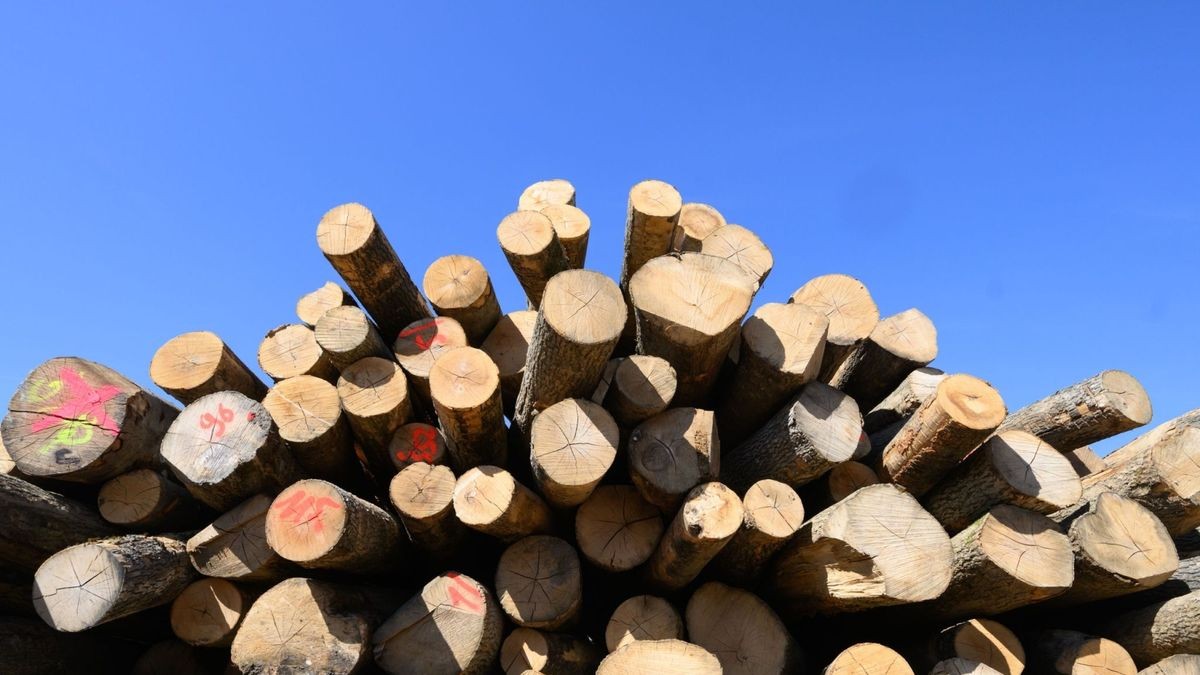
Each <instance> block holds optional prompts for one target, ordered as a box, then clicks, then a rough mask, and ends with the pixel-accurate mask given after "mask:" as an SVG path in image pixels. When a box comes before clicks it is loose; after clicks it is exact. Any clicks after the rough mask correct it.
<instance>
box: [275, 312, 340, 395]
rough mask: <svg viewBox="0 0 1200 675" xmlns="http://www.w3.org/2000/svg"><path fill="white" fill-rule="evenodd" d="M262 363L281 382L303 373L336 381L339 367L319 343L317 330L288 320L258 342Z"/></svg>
mask: <svg viewBox="0 0 1200 675" xmlns="http://www.w3.org/2000/svg"><path fill="white" fill-rule="evenodd" d="M258 366H259V367H260V368H262V370H263V372H264V373H266V374H267V375H268V376H270V378H271V379H272V380H275V381H276V382H279V381H281V380H286V379H288V378H292V377H299V376H301V375H311V376H313V377H319V378H321V379H322V380H325V381H327V382H335V381H337V377H338V369H337V366H335V365H333V361H331V360H330V359H329V355H328V354H326V353H325V350H324V349H321V345H319V344H317V333H316V331H314V330H313V329H312V328H309V327H308V326H304V325H301V324H298V323H285V324H283V325H282V326H279V327H277V328H274V329H272V330H271V331H270V332H268V333H267V336H266V337H265V338H263V341H262V342H261V343H259V345H258Z"/></svg>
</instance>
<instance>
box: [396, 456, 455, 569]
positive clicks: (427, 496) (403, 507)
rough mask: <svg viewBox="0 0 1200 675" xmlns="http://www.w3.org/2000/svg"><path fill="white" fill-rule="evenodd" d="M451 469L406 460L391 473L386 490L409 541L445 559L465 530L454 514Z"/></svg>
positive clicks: (429, 554) (452, 474) (431, 555)
mask: <svg viewBox="0 0 1200 675" xmlns="http://www.w3.org/2000/svg"><path fill="white" fill-rule="evenodd" d="M454 483H455V478H454V472H453V471H451V470H450V467H448V466H434V465H432V464H426V463H424V462H417V463H415V464H409V465H408V466H407V467H405V468H404V469H402V470H401V471H400V473H397V474H396V475H395V476H393V477H392V482H391V485H390V487H389V490H388V496H389V498H390V499H391V502H392V507H393V508H395V509H396V513H397V514H399V515H400V521H401V522H402V523H404V529H405V531H406V532H408V538H409V540H410V541H412V543H413V545H414V546H416V547H417V548H418V549H420V550H421V551H423V552H424V553H425V554H426V555H428V556H430V557H431V558H434V559H435V560H446V559H447V558H449V557H450V556H451V555H452V554H453V553H454V552H455V551H456V550H457V549H458V547H459V545H460V544H461V542H462V539H463V535H464V534H465V532H466V530H465V528H464V527H463V525H462V523H461V522H459V520H458V517H457V516H456V515H454Z"/></svg>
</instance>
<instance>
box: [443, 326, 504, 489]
mask: <svg viewBox="0 0 1200 675" xmlns="http://www.w3.org/2000/svg"><path fill="white" fill-rule="evenodd" d="M429 391H430V394H431V395H432V398H433V409H434V410H435V411H437V416H438V420H439V421H440V422H441V426H442V432H443V433H444V434H445V435H446V439H447V440H448V441H449V443H448V448H447V449H448V450H449V452H450V463H451V465H453V467H454V469H455V471H458V472H460V473H461V472H463V471H466V470H467V469H470V468H472V467H476V466H482V465H485V464H498V465H503V464H504V463H505V459H506V455H507V448H508V446H507V443H508V440H507V431H506V427H505V426H504V408H503V404H502V403H501V402H500V374H499V372H498V371H497V370H496V364H494V363H492V359H491V358H489V357H488V355H487V354H485V353H484V352H482V351H480V350H478V349H475V348H474V347H457V348H455V349H450V350H447V351H446V352H443V353H442V355H441V356H440V357H439V358H438V360H437V361H436V362H434V364H433V369H432V371H431V372H430V373H429Z"/></svg>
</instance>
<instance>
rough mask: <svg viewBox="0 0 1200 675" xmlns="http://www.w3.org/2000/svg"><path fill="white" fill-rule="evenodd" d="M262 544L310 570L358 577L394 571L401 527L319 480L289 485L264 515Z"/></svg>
mask: <svg viewBox="0 0 1200 675" xmlns="http://www.w3.org/2000/svg"><path fill="white" fill-rule="evenodd" d="M266 533H267V544H268V545H269V546H270V547H271V549H272V550H274V551H275V552H276V553H278V554H279V555H280V556H281V557H282V558H284V559H285V560H290V561H291V562H294V563H296V564H297V565H300V566H301V567H306V568H309V569H325V570H344V571H347V572H354V573H358V574H373V573H382V572H385V571H388V570H390V569H394V566H395V563H396V561H397V558H398V556H399V553H400V528H399V525H398V523H397V522H396V521H395V519H394V518H393V517H392V516H391V514H390V513H388V512H387V511H384V510H383V509H381V508H379V507H378V506H376V505H374V504H372V503H370V502H368V501H366V500H364V499H361V498H359V497H356V496H354V495H352V494H350V493H349V492H347V491H346V490H343V489H342V488H340V487H338V486H336V485H334V484H332V483H328V482H326V481H323V480H316V479H308V480H302V481H299V482H297V483H293V484H292V485H291V486H289V487H288V488H287V489H285V490H284V491H283V492H280V493H279V496H278V497H276V498H275V501H273V502H272V503H271V509H270V510H269V511H268V512H267V523H266Z"/></svg>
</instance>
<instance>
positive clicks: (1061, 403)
mask: <svg viewBox="0 0 1200 675" xmlns="http://www.w3.org/2000/svg"><path fill="white" fill-rule="evenodd" d="M1152 415H1153V410H1152V408H1151V406H1150V397H1149V396H1147V395H1146V390H1145V389H1143V388H1142V385H1141V383H1140V382H1138V381H1137V379H1136V378H1134V377H1133V376H1132V375H1130V374H1129V373H1126V372H1125V371H1123V370H1106V371H1104V372H1102V373H1100V374H1098V375H1094V376H1092V377H1089V378H1088V379H1086V380H1084V381H1082V382H1079V383H1076V384H1073V385H1071V386H1069V387H1066V388H1064V389H1060V390H1059V391H1056V392H1054V393H1053V394H1051V395H1049V396H1047V397H1046V398H1044V399H1042V400H1040V401H1037V402H1034V403H1030V404H1029V405H1027V406H1025V407H1024V408H1021V409H1020V410H1018V411H1016V412H1015V413H1013V414H1011V415H1009V416H1008V419H1006V420H1004V425H1003V426H1001V427H1000V428H1001V429H1002V430H1008V429H1020V430H1022V431H1028V432H1029V433H1031V434H1033V435H1034V436H1037V437H1038V438H1040V439H1042V440H1043V441H1046V442H1047V443H1049V444H1050V445H1052V446H1054V447H1055V448H1058V449H1059V450H1060V451H1067V450H1074V449H1075V448H1078V447H1081V446H1084V445H1089V444H1091V443H1096V442H1098V441H1102V440H1104V439H1106V438H1109V437H1110V436H1116V435H1117V434H1119V433H1123V432H1125V431H1129V430H1130V429H1136V428H1138V427H1140V426H1142V425H1144V424H1146V423H1147V422H1149V421H1150V418H1151V416H1152Z"/></svg>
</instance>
